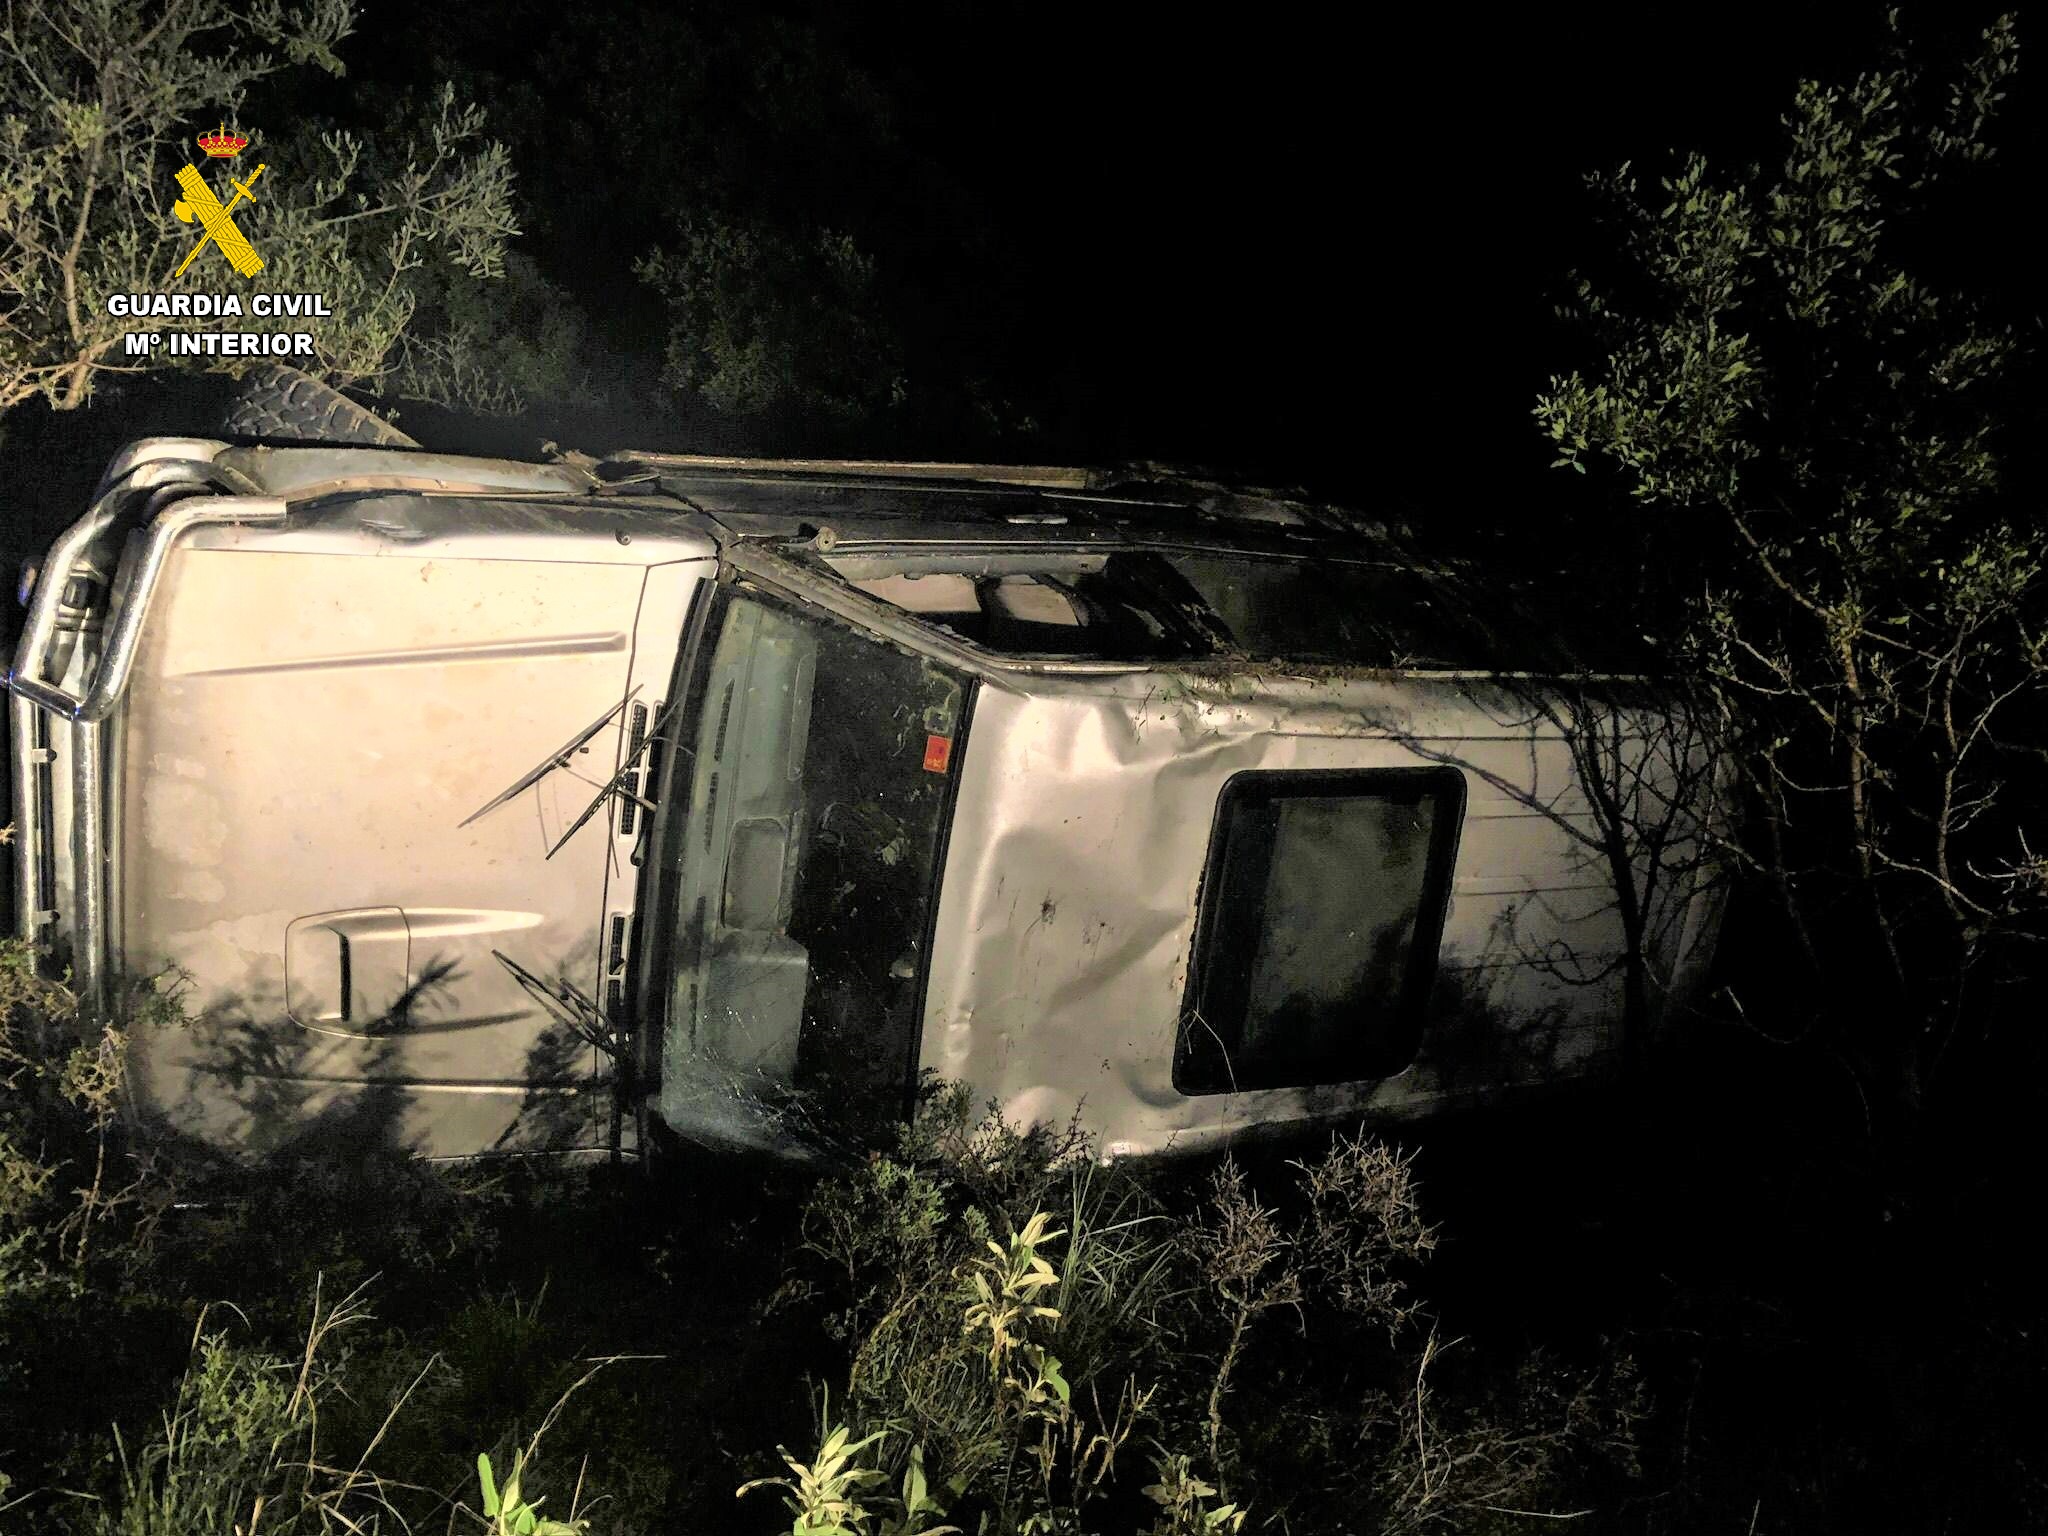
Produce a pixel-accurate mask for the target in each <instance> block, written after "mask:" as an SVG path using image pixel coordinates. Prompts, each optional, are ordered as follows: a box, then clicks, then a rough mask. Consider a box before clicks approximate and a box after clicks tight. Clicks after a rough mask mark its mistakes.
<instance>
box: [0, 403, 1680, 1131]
mask: <svg viewBox="0 0 2048 1536" xmlns="http://www.w3.org/2000/svg"><path fill="white" fill-rule="evenodd" d="M1490 591H1491V588H1488V587H1487V586H1486V585H1485V584H1484V583H1479V584H1475V583H1474V581H1473V580H1472V579H1471V578H1470V576H1469V574H1466V575H1461V574H1459V573H1458V572H1456V571H1453V570H1450V569H1447V568H1442V567H1434V566H1430V565H1427V564H1424V563H1421V562H1418V561H1417V560H1415V559H1414V558H1413V557H1412V556H1409V555H1406V554H1403V553H1401V552H1400V551H1399V549H1398V547H1397V544H1396V542H1395V541H1393V540H1390V539H1388V538H1386V537H1385V536H1384V535H1381V534H1377V533H1375V532H1374V531H1373V530H1372V529H1371V528H1370V527H1368V526H1366V525H1363V524H1361V523H1359V522H1357V521H1356V520H1352V519H1346V518H1341V517H1338V516H1336V515H1334V514H1331V513H1328V512H1326V511H1323V510H1322V509H1318V508H1315V507H1312V506H1305V505H1302V504H1300V503H1297V502H1289V501H1283V500H1279V499H1275V498H1270V497H1257V496H1245V495H1240V494H1233V493H1226V492H1221V491H1218V490H1216V489H1215V488H1213V487H1206V486H1201V485H1195V484H1191V483H1188V482H1184V481H1176V480H1172V479H1168V478H1161V477H1157V476H1152V477H1145V476H1138V475H1121V476H1120V475H1114V474H1104V473H1096V472H1084V471H1075V470H1057V469H1007V468H999V467H989V466H972V465H925V464H880V463H838V462H796V461H745V460H715V459H704V458H691V457H678V456H662V455H622V456H617V457H615V458H613V459H610V460H606V461H604V462H602V463H593V462H592V461H588V460H577V461H574V462H570V461H564V462H559V463H553V464H541V465H534V464H521V463H511V462H501V461H489V460H481V459H469V458H459V457H453V456H444V455H436V454H429V453H424V452H418V451H412V450H406V449H387V448H365V447H335V446H314V447H264V446H246V445H245V446H230V445H227V444H224V443H221V442H216V441H207V440H192V439H159V440H151V441H145V442H141V443H138V444H136V445H135V446H133V447H132V448H130V449H129V450H127V451H126V452H125V453H123V454H122V455H121V456H120V457H119V458H118V459H117V460H116V461H115V463H114V464H113V465H112V467H111V468H110V469H109V471H108V472H107V475H106V477H105V479H104V481H103V483H102V486H101V489H100V491H99V493H98V495H97V497H96V498H95V500H94V502H93V504H92V506H91V508H90V509H89V510H88V512H87V513H86V515H85V516H84V517H83V518H82V519H81V520H80V521H79V522H78V523H77V524H76V525H74V526H73V527H72V528H71V529H70V530H69V531H68V532H67V533H66V534H65V535H64V536H63V537H62V538H61V539H60V540H58V542H57V543H56V545H55V546H54V547H53V548H52V549H51V551H50V553H49V555H48V557H47V558H46V560H45V561H44V562H43V563H42V565H41V568H40V574H39V576H38V577H37V579H36V581H35V583H34V587H33V592H32V596H31V597H30V611H29V614H28V618H27V623H26V628H25V631H24V634H23V638H22V641H21V645H20V649H19V653H18V655H17V658H16V661H15V665H14V668H13V670H12V672H11V674H10V678H9V684H10V687H11V689H12V693H13V699H12V724H13V739H14V748H13V750H14V771H15V779H14V784H15V807H14V820H15V825H16V830H17V834H18V835H17V838H16V841H15V852H16V857H17V867H16V876H17V898H18V907H19V913H20V915H19V926H20V931H21V933H22V934H23V936H24V937H26V938H28V939H30V940H32V941H33V942H34V943H35V944H36V945H38V946H39V948H40V950H41V952H42V953H43V955H44V956H45V963H46V964H47V965H49V966H50V967H51V968H52V970H53V972H67V971H68V972H69V973H70V974H72V975H73V976H74V977H75V978H76V980H77V984H78V986H79V987H80V988H81V990H82V991H83V993H84V994H85V996H86V997H87V999H88V1000H89V1001H90V1002H91V1003H92V1004H93V1005H94V1006H97V1007H102V1008H113V1007H117V1006H118V1005H119V1002H120V999H121V997H122V996H123V994H124V990H125V989H126V988H127V986H128V985H129V984H130V983H131V982H132V981H133V980H134V979H135V978H137V977H144V976H162V975H166V974H175V975H177V976H179V977H181V978H182V979H183V981H182V984H183V989H184V990H183V996H184V1002H185V1012H186V1013H187V1014H188V1015H189V1018H188V1021H187V1022H184V1023H181V1024H176V1025H157V1026H151V1027H148V1028H144V1029H141V1030H138V1032H137V1033H136V1035H135V1037H134V1039H133V1047H132V1049H133V1059H132V1062H131V1069H132V1076H133V1083H134V1089H135V1098H136V1102H137V1104H138V1106H139V1108H140V1109H141V1111H142V1112H143V1113H144V1114H146V1115H148V1116H149V1117H151V1118H152V1119H153V1120H155V1121H156V1122H157V1123H159V1124H160V1125H161V1126H163V1127H164V1128H165V1129H166V1130H168V1131H170V1132H173V1133H176V1134H181V1135H184V1136H188V1137H191V1138H194V1139H196V1140H198V1141H200V1142H203V1143H205V1144H208V1145H211V1146H216V1147H220V1148H223V1149H228V1150H231V1151H234V1152H237V1153H241V1154H246V1155H269V1154H274V1153H278V1152H280V1151H284V1150H288V1149H294V1148H300V1149H303V1148H308V1147H311V1146H313V1145H315V1144H317V1143H318V1142H320V1141H321V1140H323V1139H330V1140H339V1141H344V1142H361V1141H365V1140H376V1141H381V1142H389V1143H393V1144H396V1145H399V1146H402V1147H405V1148H409V1149H411V1150H414V1151H416V1152H419V1153H421V1154H424V1155H430V1156H474V1155H478V1154H484V1153H489V1152H493V1151H509V1150H518V1151H532V1150H550V1151H574V1150H594V1149H602V1148H606V1147H612V1148H622V1149H627V1150H630V1149H633V1148H635V1147H638V1146H640V1145H643V1144H644V1143H645V1142H646V1140H647V1138H648V1137H649V1136H650V1135H651V1134H653V1133H654V1132H655V1130H656V1128H665V1129H666V1131H667V1132H669V1133H673V1134H674V1135H676V1136H679V1137H683V1138H687V1139H691V1140H697V1141H703V1142H708V1143H712V1144H717V1145H731V1146H744V1147H753V1148H759V1149H764V1150H768V1151H770V1152H775V1153H782V1154H788V1155H792V1156H805V1155H810V1154H812V1153H815V1152H817V1151H818V1150H820V1149H822V1148H832V1147H844V1146H848V1145H858V1144H859V1143H860V1142H861V1141H862V1140H863V1138H865V1137H870V1136H873V1135H876V1134H880V1132H881V1129H882V1128H883V1127H884V1126H886V1125H887V1124H888V1123H889V1122H890V1121H892V1120H893V1119H894V1118H896V1117H898V1116H899V1115H900V1114H901V1113H902V1112H903V1110H904V1108H905V1106H906V1104H907V1103H908V1101H909V1099H910V1097H911V1095H912V1094H913V1092H914V1091H915V1088H916V1085H917V1084H918V1082H919V1081H920V1078H921V1077H923V1076H926V1075H929V1074H936V1075H937V1076H939V1077H941V1078H944V1079H948V1080H954V1081H959V1082H963V1083H965V1084H967V1085H968V1087H969V1089H970V1091H971V1092H972V1093H973V1094H974V1095H975V1097H976V1098H977V1099H993V1100H995V1101H996V1102H997V1103H999V1104H1000V1105H1001V1106H1002V1108H1003V1109H1004V1110H1005V1111H1006V1112H1007V1113H1008V1114H1009V1115H1010V1116H1011V1117H1012V1118H1014V1119H1019V1120H1028V1121H1038V1122H1060V1123H1064V1122H1066V1121H1068V1120H1069V1119H1071V1118H1073V1117H1076V1116H1078V1117H1079V1121H1080V1123H1081V1124H1082V1125H1084V1126H1085V1127H1087V1128H1088V1129H1089V1130H1091V1131H1092V1132H1093V1133H1095V1135H1096V1136H1097V1137H1098V1138H1099V1141H1100V1144H1101V1145H1102V1147H1103V1148H1104V1149H1105V1151H1107V1152H1110V1153H1112V1154H1117V1153H1155V1152H1163V1151H1170V1150H1174V1149H1188V1150H1194V1149H1198V1148H1204V1147H1210V1146H1214V1145H1216V1144H1217V1143H1219V1142H1220V1141H1222V1140H1224V1139H1226V1138H1229V1137H1232V1136H1235V1135H1238V1134H1241V1133H1244V1132H1247V1131H1251V1130H1269V1129H1286V1128H1289V1127H1297V1128H1298V1127H1303V1126H1307V1125H1311V1124H1316V1123H1322V1122H1327V1121H1330V1120H1335V1119H1357V1118H1359V1117H1361V1116H1366V1117H1370V1116H1375V1115H1414V1114H1418V1113H1423V1112H1427V1111H1432V1110H1435V1109H1439V1108H1442V1107H1445V1106H1448V1105H1453V1104H1459V1103H1463V1102H1466V1101H1468V1100H1470V1099H1473V1098H1476V1097H1484V1096H1489V1095H1495V1094H1499V1093H1502V1092H1506V1091H1517V1090H1522V1089H1527V1088H1534V1087H1540V1086H1544V1085H1549V1084H1555V1083H1558V1082H1561V1081H1566V1080H1571V1079H1577V1078H1583V1077H1586V1076H1590V1075H1597V1074H1600V1073H1602V1072H1605V1071H1607V1070H1608V1069H1610V1068H1611V1067H1612V1066H1613V1065H1614V1064H1615V1063H1616V1062H1617V1061H1618V1060H1619V1059H1620V1057H1621V1055H1622V1054H1623V1052H1624V1051H1625V1049H1626V1048H1627V1047H1628V1045H1629V1043H1630V1040H1631V1037H1632V1032H1634V1033H1637V1034H1639V1033H1640V1032H1641V1031H1643V1030H1647V1029H1650V1028H1654V1027H1655V1026H1656V1024H1657V1021H1658V1020H1659V1019H1660V1018H1663V1017H1666V1016H1668V1015H1669V1013H1670V1010H1671V1009H1672V1008H1673V1007H1674V1006H1676V1005H1681V1004H1683V1002H1684V1001H1685V1000H1686V999H1687V998H1688V997H1689V996H1691V995H1692V994H1693V993H1694V992H1695V991H1696V989H1697V988H1698V986H1699V985H1700V981H1701V977H1702V975H1703V972H1704V967H1705V965H1706V962H1707V960H1708V958H1709V956H1710V954H1711V950H1712V943H1713V938H1714V933H1715V929H1716V926H1717V913H1718V893H1717V890H1716V888H1715V886H1714V883H1713V882H1712V880H1711V879H1710V878H1709V871H1710V869H1711V861H1710V859H1709V858H1708V857H1707V856H1706V855H1707V854H1708V853H1709V852H1710V848H1709V846H1708V844H1709V842H1710V839H1708V838H1707V836H1706V832H1707V830H1708V828H1709V827H1710V825H1711V822H1712V814H1713V812H1712V803H1713V792H1714V788H1715V783H1714V780H1715V772H1714V765H1713V762H1712V760H1711V757H1710V755H1709V754H1708V753H1707V751H1706V748H1705V745H1704V743H1703V741H1702V740H1701V739H1700V736H1699V733H1698V732H1697V731H1696V730H1695V729H1694V728H1693V724H1692V722H1691V721H1690V719H1689V717H1688V716H1687V715H1686V713H1685V712H1684V711H1683V710H1681V709H1679V708H1678V707H1677V706H1676V705H1675V704H1673V703H1672V702H1671V701H1670V700H1669V699H1668V698H1666V697H1665V696H1663V695H1662V694H1661V693H1660V692H1659V691H1658V690H1657V689H1655V688H1654V687H1653V686H1651V685H1649V684H1646V683H1644V682H1643V681H1641V680H1640V679H1638V678H1634V677H1630V676H1622V675H1614V674H1602V673H1600V672H1598V671H1597V670H1596V669H1594V668H1592V667H1590V666H1588V665H1585V664H1583V663H1582V662H1579V661H1576V660H1573V659H1571V658H1569V657H1566V658H1564V659H1559V655H1560V653H1559V652H1558V650H1557V648H1556V647H1554V646H1550V645H1548V644H1547V643H1546V639H1545V637H1543V636H1541V635H1538V634H1535V633H1534V632H1533V631H1528V630H1523V631H1520V632H1517V631H1516V630H1515V628H1514V626H1513V624H1512V623H1510V621H1509V619H1508V617H1507V615H1508V613H1509V606H1508V605H1506V602H1505V600H1504V599H1503V600H1501V602H1502V606H1500V607H1498V608H1494V607H1491V606H1490V605H1491V604H1493V603H1494V601H1495V599H1494V598H1493V597H1491V596H1487V595H1480V596H1478V597H1476V598H1475V593H1478V594H1485V593H1488V592H1490Z"/></svg>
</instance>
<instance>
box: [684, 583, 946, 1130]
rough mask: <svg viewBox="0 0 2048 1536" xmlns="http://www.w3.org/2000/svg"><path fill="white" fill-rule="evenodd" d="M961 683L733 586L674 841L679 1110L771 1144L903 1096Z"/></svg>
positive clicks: (862, 1122)
mask: <svg viewBox="0 0 2048 1536" xmlns="http://www.w3.org/2000/svg"><path fill="white" fill-rule="evenodd" d="M965 696H966V690H965V685H964V682H963V680H962V679H961V678H960V677H959V676H958V675H956V674H952V673H949V672H947V671H945V670H943V669H942V668H939V667H937V666H934V665H932V664H931V663H929V662H926V661H923V660H920V659H918V658H916V657H913V656H909V655H906V654H905V653H904V652H902V651H900V650H898V649H896V648H895V647H892V646H889V645H886V644H884V643H882V642H880V641H876V640H872V639H869V638H868V637H866V636H864V635H861V634H859V633H857V632H855V631H853V630H851V629H848V628H845V627H843V626H842V625H840V624H838V623H837V622H835V621H832V620H829V619H824V618H820V617H816V616H813V615H810V614H806V613H802V612H799V611H797V610H795V609H792V608H789V607H785V606H783V605H781V604H778V603H771V602H769V601H767V600H764V599H759V598H756V597H752V596H748V595H744V594H734V595H733V596H732V597H731V599H730V601H729V602H728V603H727V605H726V607H725V610H724V613H723V615H722V617H721V618H720V620H719V623H718V629H717V634H716V640H715V642H714V644H713V646H712V652H711V659H710V664H709V668H708V671H706V673H705V674H704V677H703V682H702V685H701V687H700V688H699V689H698V690H696V691H695V694H694V697H696V698H697V699H698V700H699V704H698V706H697V718H696V720H695V722H694V723H693V724H690V725H686V727H685V732H684V735H683V738H682V741H683V748H684V750H683V754H682V758H683V760H682V761H681V762H679V763H678V764H677V767H676V769H675V780H676V788H677V790H681V788H682V785H683V783H684V782H687V785H688V789H687V795H688V799H687V802H686V815H685V816H684V817H683V818H681V823H680V829H679V832H678V834H677V835H676V836H674V837H672V838H670V839H669V840H668V845H667V849H666V852H665V854H664V857H667V858H670V859H673V860H674V861H675V871H674V872H675V876H676V879H675V883H674V886H673V890H674V892H675V905H674V909H673V910H672V911H671V912H669V913H668V914H666V916H668V918H669V919H670V921H671V922H672V923H673V925H674V927H673V933H674V940H673V943H672V944H671V946H670V947H669V961H670V969H671V974H670V977H669V978H668V979H669V985H670V995H669V998H668V1006H667V1021H668V1022H667V1029H666V1033H665V1036H664V1040H663V1048H662V1082H661V1090H660V1092H661V1109H662V1117H663V1119H664V1120H666V1121H667V1122H668V1124H669V1125H670V1127H671V1128H672V1129H674V1130H676V1131H678V1132H679V1133H681V1134H685V1135H692V1134H695V1135H698V1136H700V1137H701V1138H702V1139H707V1140H714V1141H722V1142H728V1143H737V1144H740V1145H758V1146H765V1145H770V1144H773V1145H777V1146H781V1145H785V1144H786V1143H787V1142H788V1141H789V1140H790V1139H791V1138H792V1137H794V1138H795V1139H797V1140H807V1141H814V1142H815V1141H817V1140H820V1139H826V1140H831V1141H835V1142H836V1141H840V1140H843V1139H846V1138H849V1137H853V1138H857V1137H859V1136H861V1135H862V1134H863V1133H864V1131H865V1130H866V1129H868V1128H870V1127H871V1126H879V1125H881V1124H885V1123H887V1122H889V1121H891V1120H893V1119H894V1118H896V1117H898V1116H899V1115H900V1114H901V1113H902V1111H903V1109H904V1107H905V1104H906V1101H907V1098H908V1094H909V1092H910V1089H911V1087H912V1085H913V1076H914V1071H915V1055H916V1048H917V1043H918V1042H917V1035H918V1028H919V1020H918V1018H917V1017H916V1010H917V1003H918V996H919V992H920V988H921V984H922V979H923V976H924V972H925V964H926V955H925V953H924V949H925V943H926V935H927V932H928V929H929V920H930V915H931V907H932V902H933V901H934V899H935V898H936V894H937V883H938V857H939V849H940V845H941V841H942V832H943V827H944V818H945V815H946V807H947V802H948V791H949V788H950V785H951V780H952V773H953V768H954V763H953V743H954V739H955V736H956V734H957V732H958V730H959V727H960V720H961V712H962V709H963V706H964V702H965Z"/></svg>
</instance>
